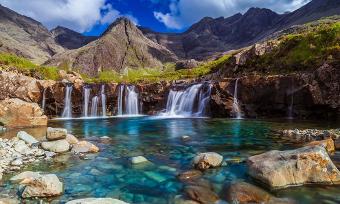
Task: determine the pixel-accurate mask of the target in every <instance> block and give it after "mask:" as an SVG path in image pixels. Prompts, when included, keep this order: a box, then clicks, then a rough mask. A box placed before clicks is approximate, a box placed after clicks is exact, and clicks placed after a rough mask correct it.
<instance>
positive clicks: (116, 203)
mask: <svg viewBox="0 0 340 204" xmlns="http://www.w3.org/2000/svg"><path fill="white" fill-rule="evenodd" d="M66 204H128V203H126V202H124V201H121V200H117V199H113V198H83V199H77V200H71V201H68V202H67V203H66Z"/></svg>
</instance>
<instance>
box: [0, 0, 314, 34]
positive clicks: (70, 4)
mask: <svg viewBox="0 0 340 204" xmlns="http://www.w3.org/2000/svg"><path fill="white" fill-rule="evenodd" d="M309 1H310V0H0V4H2V5H3V6H6V7H8V8H10V9H12V10H14V11H16V12H18V13H20V14H23V15H26V16H29V17H31V18H33V19H35V20H37V21H39V22H41V23H43V24H44V25H45V26H46V27H47V28H49V29H52V28H54V27H56V26H58V25H60V26H64V27H67V28H70V29H72V30H75V31H77V32H80V33H83V34H85V35H100V34H101V33H102V32H104V31H105V29H106V28H107V27H108V26H109V25H110V24H111V23H112V22H114V21H115V20H116V19H117V18H118V17H122V16H125V17H127V18H129V19H130V20H132V21H133V22H134V23H135V24H136V25H139V26H143V27H148V28H151V29H152V30H155V31H158V32H183V31H184V30H186V29H187V28H188V27H190V26H191V25H192V24H193V23H195V22H198V21H199V20H200V19H202V18H203V17H206V16H209V17H214V18H217V17H221V16H223V17H229V16H232V15H234V14H236V13H239V12H240V13H244V12H246V11H247V10H248V9H249V8H251V7H259V8H269V9H271V10H273V11H275V12H277V13H284V12H287V11H294V10H296V9H298V8H300V7H301V6H303V5H305V4H306V3H308V2H309Z"/></svg>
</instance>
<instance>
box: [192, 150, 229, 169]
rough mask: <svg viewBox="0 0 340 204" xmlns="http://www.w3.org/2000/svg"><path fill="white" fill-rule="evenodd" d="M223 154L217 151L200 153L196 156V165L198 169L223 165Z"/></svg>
mask: <svg viewBox="0 0 340 204" xmlns="http://www.w3.org/2000/svg"><path fill="white" fill-rule="evenodd" d="M222 162H223V156H221V155H219V154H217V153H215V152H206V153H200V154H198V155H197V156H196V157H195V158H194V161H193V163H194V165H195V167H196V168H197V169H200V170H205V169H209V168H215V167H218V166H221V164H222Z"/></svg>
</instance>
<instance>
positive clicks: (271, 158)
mask: <svg viewBox="0 0 340 204" xmlns="http://www.w3.org/2000/svg"><path fill="white" fill-rule="evenodd" d="M248 166H249V174H250V176H252V177H253V178H255V179H257V180H260V181H261V182H263V183H265V184H267V185H268V186H269V187H271V188H284V187H289V186H293V185H303V184H336V183H340V172H339V170H338V169H337V168H336V166H335V165H334V164H333V162H332V161H331V159H330V158H329V156H328V154H327V151H326V150H325V148H323V147H321V146H308V147H303V148H299V149H295V150H287V151H277V150H274V151H269V152H266V153H263V154H260V155H256V156H252V157H250V158H249V159H248Z"/></svg>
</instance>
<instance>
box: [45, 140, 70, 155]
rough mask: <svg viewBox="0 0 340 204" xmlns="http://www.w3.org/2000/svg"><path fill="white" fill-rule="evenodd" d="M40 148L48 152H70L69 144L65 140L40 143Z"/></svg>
mask: <svg viewBox="0 0 340 204" xmlns="http://www.w3.org/2000/svg"><path fill="white" fill-rule="evenodd" d="M41 147H42V148H43V149H44V150H46V151H50V152H56V153H63V152H67V151H69V150H70V144H69V143H68V142H67V141H66V140H56V141H49V142H42V143H41Z"/></svg>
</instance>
